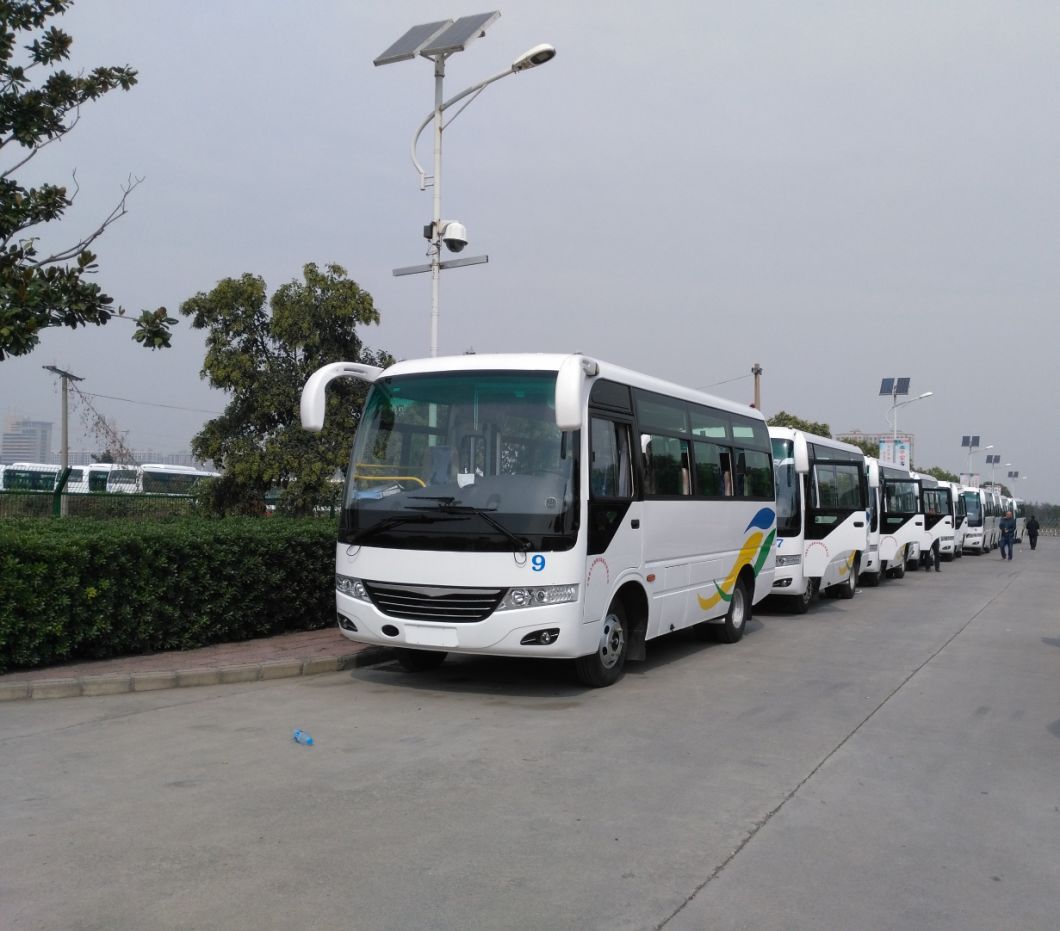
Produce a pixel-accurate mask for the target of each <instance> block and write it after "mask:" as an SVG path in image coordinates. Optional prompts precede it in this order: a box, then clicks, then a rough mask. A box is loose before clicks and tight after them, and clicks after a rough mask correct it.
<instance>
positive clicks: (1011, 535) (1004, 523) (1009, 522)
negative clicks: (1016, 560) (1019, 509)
mask: <svg viewBox="0 0 1060 931" xmlns="http://www.w3.org/2000/svg"><path fill="white" fill-rule="evenodd" d="M998 530H1000V531H1001V542H1000V543H999V544H998V547H997V548H998V549H999V550H1000V551H1001V558H1002V559H1008V560H1011V559H1012V541H1013V540H1015V539H1016V518H1014V517H1013V516H1012V512H1011V511H1005V516H1004V517H1002V518H1001V523H1000V524H998ZM1005 550H1008V556H1006V555H1005Z"/></svg>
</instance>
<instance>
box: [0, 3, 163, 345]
mask: <svg viewBox="0 0 1060 931" xmlns="http://www.w3.org/2000/svg"><path fill="white" fill-rule="evenodd" d="M72 2H73V0H0V360H2V359H4V358H6V357H7V356H9V355H11V356H20V355H24V354H25V353H27V352H30V351H31V350H32V349H33V348H34V347H35V346H36V345H37V343H38V342H39V341H40V331H41V330H43V329H45V328H46V327H53V326H65V327H78V326H86V325H88V324H90V323H92V324H96V325H97V326H98V325H101V324H104V323H106V322H107V321H108V320H110V318H111V317H113V316H120V315H122V314H124V310H122V309H121V308H114V307H113V306H112V305H113V304H114V300H113V298H111V297H109V296H108V295H106V294H104V293H103V291H102V289H101V288H100V287H99V285H97V284H95V283H94V282H91V281H89V280H87V276H89V275H92V274H93V273H94V272H96V270H97V266H96V257H95V255H93V254H92V252H91V251H90V250H89V248H88V247H89V246H90V245H91V244H92V243H93V242H94V241H95V240H96V239H98V238H99V237H100V236H101V235H102V234H103V232H104V231H105V230H106V229H107V227H108V226H110V225H111V224H112V223H114V222H115V221H116V220H118V219H119V218H120V217H122V216H124V214H125V212H126V203H127V200H128V197H129V194H130V193H131V192H132V191H133V189H134V188H135V187H136V186H137V185H138V184H139V183H140V182H139V180H135V181H134V180H132V179H130V181H129V183H128V184H127V185H125V186H123V188H122V196H121V199H120V200H119V201H118V204H117V206H116V207H115V208H114V209H113V210H112V211H111V212H110V214H109V215H108V216H107V217H105V218H104V219H103V222H102V223H100V225H99V226H98V227H97V228H96V229H95V230H94V231H93V232H91V233H89V234H88V235H87V236H85V237H84V238H83V239H81V240H79V241H78V242H75V243H73V244H72V245H69V246H67V247H65V248H60V249H57V250H56V251H54V252H50V254H43V255H42V254H41V253H40V252H38V247H37V241H38V238H39V234H38V232H37V230H38V228H39V227H40V226H42V225H43V224H46V223H53V222H56V221H59V220H61V219H62V216H63V214H64V213H65V212H66V209H67V208H68V207H69V206H70V205H71V204H72V203H73V202H74V198H75V197H76V196H77V177H76V174H75V176H74V190H73V193H72V194H71V193H68V192H67V189H66V188H65V187H61V186H59V185H55V184H41V185H39V186H38V187H29V188H27V187H25V186H23V185H21V184H19V182H18V181H17V180H15V177H14V175H15V172H17V171H19V170H20V169H22V168H24V167H25V165H26V164H27V163H28V162H29V161H30V160H31V159H33V157H34V156H35V155H36V154H37V153H38V152H39V151H40V150H41V149H42V148H44V146H46V145H48V144H50V143H52V142H55V141H56V140H59V139H62V138H63V136H65V135H66V134H67V133H69V132H70V131H71V130H72V129H73V128H74V126H76V125H77V122H78V120H79V119H80V117H81V107H82V105H84V104H86V103H88V102H89V101H92V100H97V99H98V98H100V97H102V96H103V95H104V94H106V93H108V92H110V91H112V90H116V89H119V88H120V89H121V90H123V91H127V90H129V89H130V88H131V87H132V86H133V85H134V84H135V83H136V72H135V71H134V70H133V69H132V68H129V67H128V66H124V67H99V68H93V69H92V70H91V71H89V72H87V73H81V74H76V75H74V74H71V73H70V72H68V71H65V70H62V69H61V68H58V69H55V66H57V65H58V64H59V63H60V62H63V61H65V60H66V59H68V58H69V57H70V48H71V46H72V45H73V39H72V38H71V37H70V36H69V35H68V34H67V33H65V32H63V31H62V30H60V29H58V28H57V27H55V26H54V25H49V20H50V19H51V18H52V17H54V16H59V15H61V14H63V13H65V12H66V10H67V9H68V8H69V7H70V6H71V5H72ZM53 69H55V70H53ZM174 323H176V320H174V319H172V318H171V317H169V316H168V314H167V312H166V309H165V308H164V307H160V308H159V309H158V310H156V311H146V310H145V311H143V312H142V313H141V315H140V317H139V319H138V320H137V321H136V331H135V333H134V335H133V338H134V339H136V340H138V341H139V342H141V343H143V344H144V345H145V346H148V347H150V348H152V349H159V348H163V347H166V346H168V345H169V327H170V326H171V325H172V324H174Z"/></svg>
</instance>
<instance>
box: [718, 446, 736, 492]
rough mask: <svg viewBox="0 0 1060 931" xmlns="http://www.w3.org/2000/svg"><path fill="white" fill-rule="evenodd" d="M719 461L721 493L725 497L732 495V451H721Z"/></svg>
mask: <svg viewBox="0 0 1060 931" xmlns="http://www.w3.org/2000/svg"><path fill="white" fill-rule="evenodd" d="M719 460H720V462H721V493H722V494H723V495H724V496H725V497H726V498H731V497H732V492H733V484H732V453H730V452H723V453H722V454H721V455H720V456H719Z"/></svg>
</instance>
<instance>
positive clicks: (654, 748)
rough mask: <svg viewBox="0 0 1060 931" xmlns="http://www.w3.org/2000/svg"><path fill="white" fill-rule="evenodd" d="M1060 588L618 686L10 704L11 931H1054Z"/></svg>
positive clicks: (957, 593)
mask: <svg viewBox="0 0 1060 931" xmlns="http://www.w3.org/2000/svg"><path fill="white" fill-rule="evenodd" d="M1058 569H1060V542H1058V541H1055V540H1051V539H1047V540H1043V541H1041V542H1040V544H1039V548H1038V551H1037V552H1035V553H1031V552H1030V551H1029V548H1028V547H1027V545H1026V544H1024V545H1023V547H1021V548H1017V556H1016V559H1015V560H1013V561H1012V562H1011V563H1009V562H1002V561H1001V560H1000V559H999V558H998V557H997V556H996V555H990V556H983V557H979V558H976V557H966V558H965V559H963V560H961V561H958V562H956V563H951V564H946V565H944V568H943V572H942V573H940V574H935V573H930V574H927V573H924V572H918V573H911V574H908V575H907V576H906V578H905V580H903V581H900V582H896V581H892V582H889V583H884V584H883V585H882V586H881V587H880V588H878V589H866V590H864V591H861V592H860V593H859V594H858V595H857V597H856V598H854V599H853V600H852V601H839V600H824V601H822V602H820V603H819V604H818V605H816V606H815V608H814V609H811V612H810V613H809V614H808V615H806V616H804V617H798V616H794V615H789V614H785V613H783V612H781V611H776V612H774V611H768V612H767V611H762V612H760V613H759V614H758V615H757V616H756V618H755V620H754V621H753V622H752V625H751V627H750V629H749V631H748V634H747V636H746V637H745V638H744V640H743V641H742V642H741V643H740V644H736V645H734V646H724V645H712V644H700V643H698V642H696V641H694V640H692V639H691V638H689V637H683V636H678V637H673V638H669V639H667V640H665V641H663V642H657V643H653V644H649V650H648V656H649V660H648V662H647V663H644V664H637V665H633V666H631V667H630V671H629V672H628V673H627V675H626V677H625V678H624V679H623V680H622V681H621V682H620V683H619V684H618V685H617V686H615V687H612V688H610V689H603V690H597V691H591V690H585V689H582V688H581V687H579V686H578V685H577V684H576V683H575V680H574V677H573V674H572V672H571V670H570V669H569V668H568V667H567V666H565V665H562V664H546V663H532V662H516V661H510V660H493V659H478V658H474V659H468V658H458V659H450V661H448V662H447V663H446V664H445V665H444V666H443V667H442V668H441V669H440V670H438V671H436V672H432V673H426V674H419V675H415V674H408V673H404V672H403V671H401V670H400V669H399V668H398V667H397V665H396V664H394V663H389V664H386V665H383V666H377V667H373V668H365V669H356V670H354V671H353V672H352V673H350V672H342V673H335V674H329V675H321V676H315V677H308V678H299V679H279V680H275V681H269V682H256V683H249V684H245V685H237V684H232V685H222V686H209V687H202V688H193V689H177V690H173V691H166V692H144V693H132V694H124V695H112V696H106V697H95V698H72V699H63V700H56V701H27V702H8V703H5V704H4V705H0V927H2V928H3V929H5V931H16V929H62V931H79V929H107V931H115V929H191V928H204V929H206V928H210V929H214V928H217V929H254V931H260V929H272V928H315V929H395V931H397V929H401V931H406V929H490V931H496V929H509V928H511V929H594V928H600V929H623V928H631V929H663V928H664V929H667V931H676V929H729V928H753V929H756V931H766V929H801V928H813V929H837V931H839V929H842V931H857V929H872V931H878V929H891V928H894V929H899V928H901V929H903V931H908V929H941V928H947V929H948V928H953V929H957V928H959V929H962V931H968V929H990V931H996V929H1004V928H1012V929H1020V931H1031V929H1054V928H1056V927H1057V926H1058V924H1060V919H1058V917H1057V916H1058V915H1060V905H1058V903H1060V893H1058V889H1060V612H1058V610H1057V603H1058V595H1060V573H1058V571H1057V570H1058ZM295 727H301V728H303V729H306V730H308V731H309V732H310V733H312V735H313V737H314V738H315V741H316V745H315V746H313V747H303V746H299V745H298V744H295V743H294V742H293V741H292V740H291V732H292V730H293V729H294V728H295Z"/></svg>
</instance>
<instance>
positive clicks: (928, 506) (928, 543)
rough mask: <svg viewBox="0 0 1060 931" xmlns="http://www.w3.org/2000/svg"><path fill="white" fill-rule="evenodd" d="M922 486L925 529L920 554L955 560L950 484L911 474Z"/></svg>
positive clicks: (921, 501)
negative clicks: (932, 553) (934, 554)
mask: <svg viewBox="0 0 1060 931" xmlns="http://www.w3.org/2000/svg"><path fill="white" fill-rule="evenodd" d="M911 477H912V478H915V479H916V480H917V482H918V483H919V485H920V511H921V514H922V515H923V518H924V521H923V527H922V528H921V529H922V533H921V536H920V541H919V542H920V552H921V553H928V552H934V553H938V555H939V559H942V558H943V557H948V558H950V559H952V558H953V549H954V531H953V499H952V498H951V495H950V489H949V484H948V483H947V482H940V481H939V480H938V479H937V478H934V477H933V476H931V475H923V474H920V473H917V472H913V473H911Z"/></svg>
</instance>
